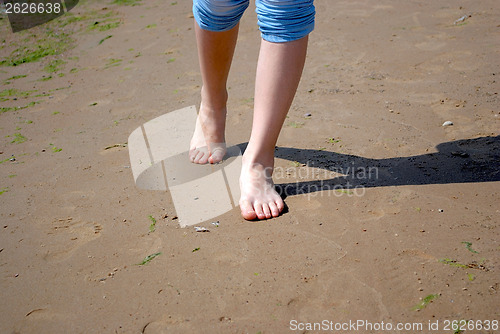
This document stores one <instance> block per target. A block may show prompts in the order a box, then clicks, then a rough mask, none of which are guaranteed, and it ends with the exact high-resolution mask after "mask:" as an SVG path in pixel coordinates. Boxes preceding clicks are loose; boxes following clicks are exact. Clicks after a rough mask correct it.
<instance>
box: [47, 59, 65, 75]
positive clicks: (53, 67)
mask: <svg viewBox="0 0 500 334" xmlns="http://www.w3.org/2000/svg"><path fill="white" fill-rule="evenodd" d="M66 63H67V62H66V61H64V60H62V59H54V60H52V61H51V62H50V63H48V64H47V65H46V66H45V67H44V68H43V70H44V71H45V72H47V73H54V72H59V71H60V70H61V67H62V66H63V65H64V64H66Z"/></svg>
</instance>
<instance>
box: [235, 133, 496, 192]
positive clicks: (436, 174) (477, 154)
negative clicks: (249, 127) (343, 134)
mask: <svg viewBox="0 0 500 334" xmlns="http://www.w3.org/2000/svg"><path fill="white" fill-rule="evenodd" d="M238 146H239V147H240V149H241V150H242V151H243V150H244V149H245V148H246V143H244V144H240V145H238ZM436 148H437V150H438V152H435V153H429V154H423V155H417V156H409V157H396V158H387V159H369V158H363V157H360V156H355V155H348V154H341V153H335V152H328V151H321V150H310V149H296V148H291V147H277V148H276V152H275V156H276V158H281V159H286V160H291V161H297V162H299V163H301V164H305V165H307V166H308V167H310V168H311V167H312V168H318V169H320V170H322V171H323V172H324V173H321V172H320V173H319V174H320V175H323V176H333V177H330V178H328V177H326V178H324V177H321V179H320V180H317V179H316V180H312V181H302V182H292V183H280V181H281V179H280V178H278V179H275V181H276V182H277V184H276V189H277V191H278V192H279V193H280V194H281V196H282V197H283V198H286V197H287V196H292V195H298V194H308V193H313V192H317V191H323V190H350V189H353V190H354V189H359V188H371V187H386V186H401V185H425V184H449V183H472V182H493V181H500V136H496V137H481V138H475V139H463V140H457V141H452V142H446V143H441V144H439V145H438V146H437V147H436ZM339 174H340V176H339Z"/></svg>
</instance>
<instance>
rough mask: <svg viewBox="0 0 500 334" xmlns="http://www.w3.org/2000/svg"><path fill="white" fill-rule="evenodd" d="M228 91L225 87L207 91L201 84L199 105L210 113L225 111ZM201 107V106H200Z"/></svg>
mask: <svg viewBox="0 0 500 334" xmlns="http://www.w3.org/2000/svg"><path fill="white" fill-rule="evenodd" d="M227 99H228V93H227V90H226V89H223V90H217V91H209V90H208V89H206V88H205V86H203V87H202V88H201V105H202V106H203V109H205V111H208V112H212V113H224V115H225V113H226V105H227ZM200 108H201V107H200Z"/></svg>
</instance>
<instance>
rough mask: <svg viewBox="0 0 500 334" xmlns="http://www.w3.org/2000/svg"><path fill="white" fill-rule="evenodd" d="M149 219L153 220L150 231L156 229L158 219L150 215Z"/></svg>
mask: <svg viewBox="0 0 500 334" xmlns="http://www.w3.org/2000/svg"><path fill="white" fill-rule="evenodd" d="M148 218H149V220H151V224H150V225H149V232H154V231H156V219H155V218H154V217H153V216H152V215H149V216H148Z"/></svg>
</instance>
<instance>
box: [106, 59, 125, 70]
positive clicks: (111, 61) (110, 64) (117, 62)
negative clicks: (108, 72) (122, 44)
mask: <svg viewBox="0 0 500 334" xmlns="http://www.w3.org/2000/svg"><path fill="white" fill-rule="evenodd" d="M122 61H123V59H116V58H110V59H108V62H107V63H106V66H105V67H104V68H110V67H114V66H120V65H121V64H122Z"/></svg>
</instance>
